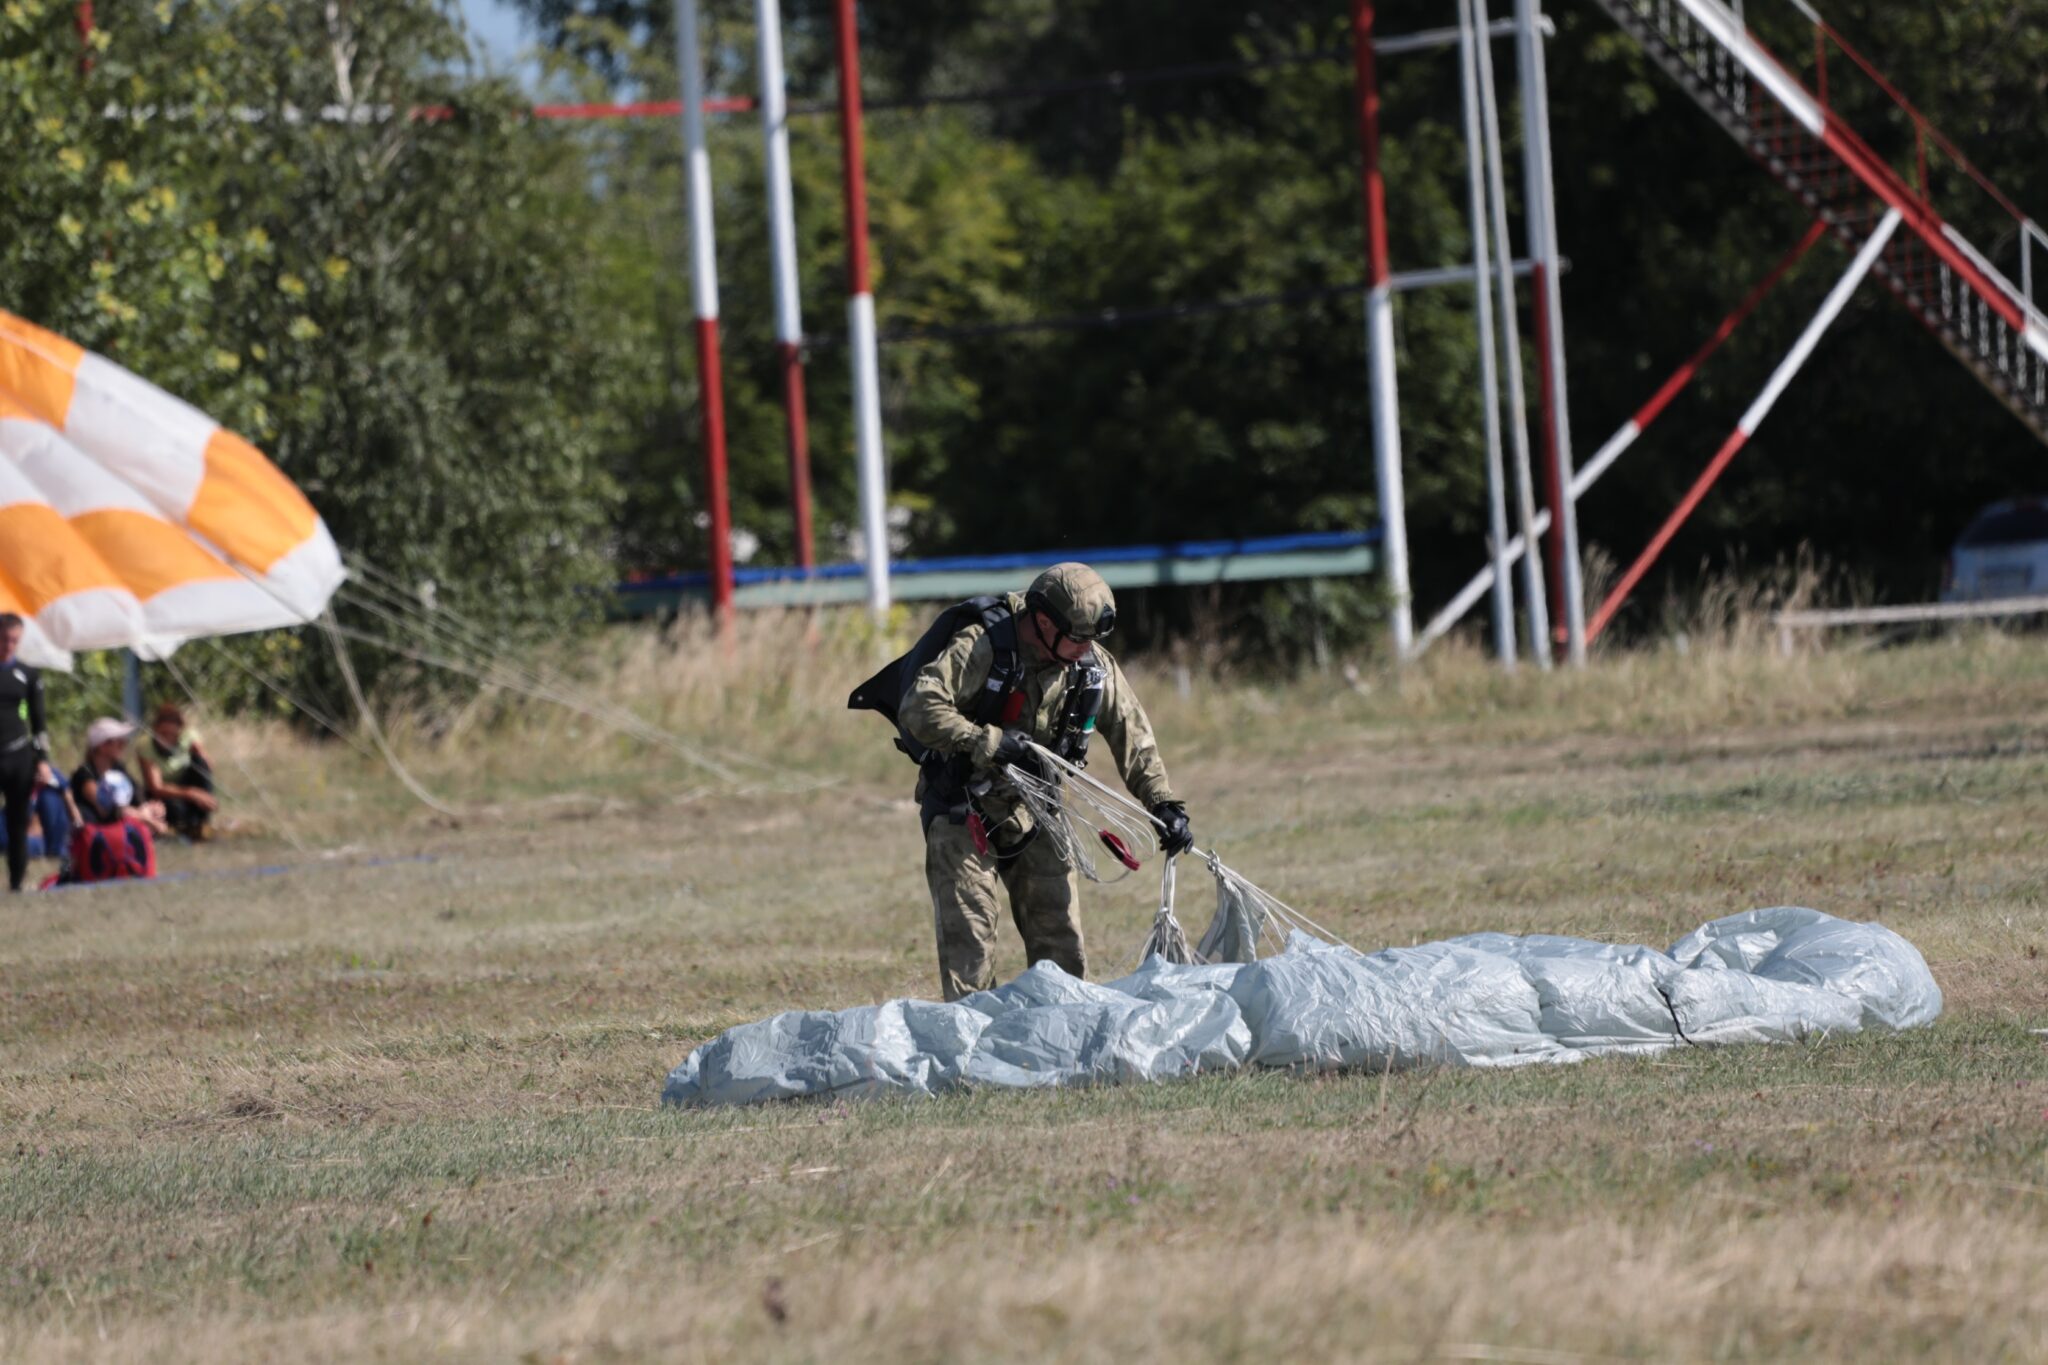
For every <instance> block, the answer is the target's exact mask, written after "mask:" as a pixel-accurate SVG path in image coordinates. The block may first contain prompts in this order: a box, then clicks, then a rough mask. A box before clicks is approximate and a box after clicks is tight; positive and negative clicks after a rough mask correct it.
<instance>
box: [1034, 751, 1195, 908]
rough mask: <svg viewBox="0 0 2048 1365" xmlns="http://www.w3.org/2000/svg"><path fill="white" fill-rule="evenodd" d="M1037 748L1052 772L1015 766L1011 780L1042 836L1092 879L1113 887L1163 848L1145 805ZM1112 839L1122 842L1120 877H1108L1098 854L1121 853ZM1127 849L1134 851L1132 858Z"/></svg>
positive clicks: (1066, 859)
mask: <svg viewBox="0 0 2048 1365" xmlns="http://www.w3.org/2000/svg"><path fill="white" fill-rule="evenodd" d="M1032 748H1033V749H1034V750H1036V752H1037V753H1038V755H1039V756H1040V757H1041V760H1042V761H1043V762H1045V763H1046V765H1047V766H1046V768H1045V771H1046V772H1047V773H1049V774H1051V776H1048V777H1041V776H1039V775H1038V774H1036V773H1030V772H1025V771H1023V770H1022V769H1020V768H1018V767H1016V766H1012V767H1011V768H1010V773H1009V776H1010V782H1011V784H1012V785H1013V786H1015V787H1016V789H1017V792H1018V794H1019V795H1020V796H1022V797H1023V800H1024V806H1025V809H1027V810H1029V811H1030V812H1031V818H1032V823H1033V825H1034V827H1035V828H1036V829H1037V831H1038V836H1039V837H1040V838H1042V839H1049V840H1051V841H1052V846H1053V848H1054V850H1055V851H1057V852H1058V853H1059V855H1060V860H1061V861H1062V862H1064V863H1066V865H1067V866H1069V867H1071V868H1073V869H1074V870H1075V871H1077V872H1079V873H1080V874H1081V875H1082V876H1084V877H1086V878H1087V879H1088V880H1089V881H1091V882H1095V883H1097V884H1098V885H1102V886H1113V885H1115V884H1116V883H1117V882H1120V881H1122V880H1123V879H1124V878H1125V877H1128V876H1129V875H1130V874H1131V872H1132V870H1133V869H1134V868H1135V867H1136V866H1137V863H1136V859H1137V858H1138V857H1141V856H1143V855H1145V854H1150V853H1153V852H1156V851H1157V850H1158V848H1159V840H1158V836H1157V835H1156V834H1155V832H1154V829H1153V825H1154V821H1153V819H1152V817H1151V816H1150V815H1149V814H1147V813H1146V811H1145V809H1144V808H1143V807H1142V806H1139V805H1137V804H1136V803H1135V802H1132V801H1130V800H1128V799H1127V798H1125V797H1123V796H1121V795H1120V794H1119V793H1117V792H1113V791H1111V790H1110V789H1109V788H1107V787H1105V786H1103V785H1102V784H1101V783H1100V782H1097V781H1095V780H1094V779H1093V778H1091V777H1088V776H1087V775H1086V774H1085V773H1082V771H1081V769H1080V768H1078V767H1076V766H1075V765H1073V764H1071V763H1068V762H1066V761H1065V760H1064V759H1062V758H1060V757H1059V756H1058V755H1057V754H1055V753H1053V752H1052V751H1051V750H1050V749H1046V748H1043V747H1041V746H1039V745H1036V744H1034V745H1032ZM1053 764H1058V765H1059V766H1058V767H1054V766H1051V765H1053ZM1075 779H1078V780H1075ZM1112 838H1113V839H1115V840H1116V843H1117V845H1120V846H1121V850H1122V851H1121V852H1118V854H1117V860H1118V862H1120V863H1122V865H1123V867H1122V870H1121V871H1119V872H1118V873H1117V874H1116V875H1115V876H1114V877H1105V876H1104V875H1103V874H1102V872H1101V871H1100V870H1099V868H1098V867H1097V865H1096V862H1095V853H1096V850H1097V849H1098V848H1100V847H1110V848H1111V851H1112V852H1117V849H1116V848H1115V847H1113V846H1111V844H1110V840H1111V839H1112ZM1125 853H1128V854H1130V855H1131V857H1130V859H1129V860H1126V859H1125V858H1124V856H1123V854H1125Z"/></svg>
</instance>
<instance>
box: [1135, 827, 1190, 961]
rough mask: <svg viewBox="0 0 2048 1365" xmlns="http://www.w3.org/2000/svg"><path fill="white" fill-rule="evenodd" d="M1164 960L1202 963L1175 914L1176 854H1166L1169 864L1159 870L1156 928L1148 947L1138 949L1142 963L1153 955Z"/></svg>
mask: <svg viewBox="0 0 2048 1365" xmlns="http://www.w3.org/2000/svg"><path fill="white" fill-rule="evenodd" d="M1155 957H1156V958H1158V959H1159V960H1160V961H1161V962H1173V963H1178V964H1179V965H1181V966H1187V965H1188V964H1190V963H1195V962H1200V961H1201V960H1202V959H1201V957H1200V956H1198V955H1197V954H1196V952H1195V950H1194V948H1193V947H1192V946H1190V945H1189V943H1188V931H1187V930H1185V929H1183V928H1181V924H1180V920H1179V919H1178V918H1177V917H1175V915H1174V913H1173V855H1172V854H1171V853H1169V854H1167V855H1166V866H1165V867H1163V868H1162V869H1160V873H1159V909H1158V910H1157V911H1155V912H1154V913H1153V915H1152V931H1151V932H1150V933H1148V934H1146V935H1145V943H1144V946H1143V947H1141V948H1139V949H1138V962H1139V963H1140V964H1141V965H1142V964H1143V963H1145V962H1147V961H1149V960H1150V959H1152V958H1155Z"/></svg>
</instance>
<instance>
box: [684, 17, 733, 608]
mask: <svg viewBox="0 0 2048 1365" xmlns="http://www.w3.org/2000/svg"><path fill="white" fill-rule="evenodd" d="M676 66H677V68H678V69H679V70H680V71H681V73H682V78H683V80H682V83H683V111H682V112H683V182H684V188H685V190H686V191H687V193H686V196H685V197H686V198H687V199H688V201H689V211H690V292H691V294H692V296H693V297H694V299H695V302H696V309H697V382H698V388H699V389H700V390H701V395H700V401H701V404H702V407H703V412H704V501H705V504H706V509H707V510H708V511H709V512H710V514H711V605H712V607H713V609H714V610H715V611H716V612H717V613H718V617H719V620H720V621H722V622H724V621H730V620H731V617H732V508H731V506H730V503H729V501H728V496H727V492H726V473H725V391H724V387H723V380H722V379H721V378H720V377H719V365H718V254H717V250H716V238H715V237H714V236H713V233H712V226H711V156H710V153H709V152H708V151H707V150H706V149H705V146H704V68H703V64H702V61H701V59H700V58H699V56H698V53H697V0H676Z"/></svg>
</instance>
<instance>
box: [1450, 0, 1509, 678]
mask: <svg viewBox="0 0 2048 1365" xmlns="http://www.w3.org/2000/svg"><path fill="white" fill-rule="evenodd" d="M1485 41H1489V40H1488V39H1486V38H1483V37H1481V38H1477V39H1476V40H1475V37H1474V31H1473V26H1472V14H1471V11H1470V10H1468V9H1466V8H1465V6H1464V4H1463V3H1462V0H1460V4H1459V5H1458V84H1459V89H1460V93H1461V96H1462V103H1463V107H1464V116H1465V192H1466V198H1467V200H1468V201H1469V202H1470V204H1471V206H1472V207H1471V214H1472V312H1473V317H1474V319H1475V320H1476V322H1477V325H1478V332H1479V393H1480V405H1481V409H1482V412H1483V426H1484V430H1485V433H1486V531H1487V542H1488V545H1487V548H1488V549H1489V551H1490V552H1491V554H1492V558H1493V648H1494V653H1496V654H1497V655H1499V656H1500V662H1501V666H1502V667H1503V668H1506V669H1508V670H1510V671H1513V669H1514V667H1515V598H1514V586H1513V584H1512V583H1511V582H1510V580H1509V578H1508V561H1507V541H1508V505H1507V490H1506V482H1507V479H1506V474H1505V471H1504V470H1503V467H1502V464H1501V452H1500V379H1499V376H1498V375H1497V374H1496V373H1495V371H1494V350H1493V348H1494V339H1493V280H1492V278H1491V276H1492V273H1493V263H1492V254H1493V253H1492V251H1491V249H1490V248H1489V247H1488V245H1487V233H1486V175H1485V172H1484V171H1483V170H1482V169H1481V158H1482V155H1483V154H1482V152H1481V150H1480V145H1479V140H1480V134H1479V76H1478V72H1477V69H1476V68H1475V67H1474V65H1473V63H1474V57H1473V53H1472V49H1473V47H1474V45H1475V42H1485ZM1503 254H1504V255H1505V253H1503Z"/></svg>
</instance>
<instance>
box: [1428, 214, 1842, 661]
mask: <svg viewBox="0 0 2048 1365" xmlns="http://www.w3.org/2000/svg"><path fill="white" fill-rule="evenodd" d="M1827 230H1828V229H1827V224H1826V223H1824V222H1822V221H1820V220H1819V219H1815V220H1814V221H1813V223H1812V224H1811V225H1810V226H1808V228H1807V229H1806V234H1805V235H1804V236H1803V237H1801V238H1800V239H1799V243H1798V245H1796V246H1794V247H1793V248H1792V250H1790V251H1789V252H1787V253H1785V255H1783V256H1782V257H1780V258H1779V259H1778V263H1777V264H1776V265H1774V266H1772V267H1771V270H1770V273H1769V274H1767V275H1765V276H1764V277H1763V279H1761V280H1759V281H1758V282H1757V284H1756V285H1755V287H1754V288H1752V289H1751V290H1750V291H1749V293H1748V294H1747V295H1745V296H1744V298H1743V300H1742V302H1741V303H1739V304H1737V305H1735V309H1734V311H1733V312H1731V313H1729V314H1728V316H1727V317H1725V318H1722V319H1721V325H1720V326H1718V327H1716V328H1715V329H1714V331H1713V334H1712V335H1711V336H1709V337H1708V338H1707V339H1706V341H1705V342H1704V343H1703V344H1702V345H1701V346H1700V348H1699V349H1698V350H1697V351H1694V352H1693V353H1692V355H1690V356H1689V357H1687V358H1686V360H1685V363H1684V364H1682V365H1680V366H1679V367H1678V368H1677V369H1675V370H1673V371H1672V372H1671V374H1670V375H1669V377H1667V378H1666V379H1665V381H1664V382H1663V383H1662V384H1660V385H1659V386H1658V387H1657V391H1656V392H1655V393H1653V394H1651V395H1650V398H1649V401H1648V402H1646V403H1644V404H1643V405H1642V406H1641V407H1640V408H1637V409H1636V412H1635V415H1634V416H1633V417H1631V418H1629V419H1628V420H1627V421H1626V422H1623V423H1622V424H1621V425H1620V426H1619V427H1617V428H1616V429H1615V432H1614V434H1613V435H1612V436H1609V437H1608V438H1607V442H1606V444H1604V445H1602V446H1601V447H1600V449H1599V450H1597V451H1595V452H1594V454H1593V458H1592V459H1590V460H1588V461H1586V463H1585V464H1583V465H1581V466H1579V470H1578V472H1577V473H1575V474H1573V475H1572V482H1571V495H1572V500H1573V501H1574V502H1576V501H1577V500H1578V499H1580V498H1582V497H1584V496H1586V492H1587V490H1588V489H1590V488H1592V486H1593V485H1594V484H1595V483H1597V482H1599V480H1600V476H1601V475H1602V474H1605V473H1606V472H1607V471H1608V470H1609V469H1610V468H1612V467H1613V465H1614V462H1615V461H1616V460H1619V459H1620V458H1621V457H1622V454H1623V452H1625V451H1626V450H1628V448H1629V447H1630V446H1632V445H1634V444H1635V443H1636V438H1637V437H1639V436H1641V435H1642V434H1643V433H1644V432H1645V431H1647V430H1649V428H1650V424H1651V423H1652V422H1655V421H1656V420H1657V419H1658V417H1660V416H1662V415H1663V412H1664V409H1666V408H1667V407H1669V406H1671V400H1672V399H1674V398H1676V397H1678V395H1679V394H1680V392H1682V391H1683V390H1684V389H1685V386H1686V385H1688V384H1690V383H1691V382H1692V381H1693V378H1694V377H1695V376H1696V375H1698V374H1699V372H1700V367H1701V366H1702V365H1705V364H1706V363H1707V359H1708V357H1710V356H1712V355H1713V354H1714V352H1715V351H1718V350H1719V349H1721V344H1722V343H1723V342H1725V341H1726V340H1728V338H1729V337H1731V336H1734V335H1735V329H1736V328H1738V327H1740V326H1741V325H1742V324H1743V322H1744V321H1746V320H1747V319H1748V317H1749V315H1750V314H1751V313H1753V312H1755V311H1756V306H1757V305H1758V304H1760V303H1762V302H1763V300H1764V296H1765V295H1767V294H1769V293H1770V292H1771V290H1773V289H1775V288H1776V287H1777V286H1778V282H1779V281H1781V280H1783V279H1784V278H1785V276H1786V274H1787V273H1789V272H1790V271H1791V269H1792V267H1793V266H1795V265H1797V264H1798V263H1799V261H1800V259H1801V258H1802V257H1804V256H1805V255H1806V253H1807V252H1809V251H1811V250H1812V249H1813V247H1814V245H1815V243H1817V242H1819V241H1820V239H1821V238H1822V237H1823V236H1824V235H1826V233H1827ZM1531 529H1532V531H1533V533H1534V534H1536V535H1539V536H1540V535H1542V534H1543V533H1544V532H1545V531H1547V530H1549V529H1550V513H1549V512H1548V511H1544V512H1539V513H1537V514H1536V517H1535V519H1534V524H1533V526H1532V528H1531ZM1526 545H1527V542H1526V541H1525V540H1524V539H1523V537H1522V536H1521V535H1519V534H1517V535H1516V536H1515V537H1514V539H1512V540H1510V541H1508V543H1507V547H1506V549H1505V550H1503V551H1502V552H1501V555H1500V558H1501V559H1502V560H1503V561H1505V562H1506V563H1508V564H1513V563H1515V562H1516V561H1517V560H1519V559H1520V558H1521V557H1522V551H1523V550H1524V548H1526ZM1494 574H1495V569H1494V566H1493V565H1491V564H1489V565H1487V566H1486V567H1485V568H1483V569H1481V570H1480V571H1479V572H1478V573H1476V574H1474V575H1473V576H1472V581H1471V582H1469V583H1467V584H1466V585H1465V586H1464V587H1463V588H1461V589H1459V591H1458V595H1457V596H1456V597H1453V598H1452V599H1451V600H1450V602H1449V603H1448V604H1446V605H1445V607H1444V608H1443V610H1442V611H1439V612H1438V613H1437V614H1436V615H1435V616H1433V617H1431V618H1430V622H1429V624H1428V625H1427V626H1425V627H1424V628H1423V631H1422V637H1421V640H1420V641H1419V642H1418V643H1417V645H1416V651H1417V652H1418V653H1419V652H1421V651H1422V650H1425V649H1427V648H1429V646H1430V645H1431V644H1433V643H1434V642H1435V641H1436V640H1437V639H1438V638H1440V637H1441V636H1442V635H1443V634H1444V633H1445V632H1446V631H1448V630H1449V629H1450V628H1451V627H1452V626H1454V625H1456V624H1458V622H1459V621H1460V620H1462V619H1464V616H1465V613H1466V612H1468V611H1470V610H1472V608H1473V606H1474V605H1476V604H1477V603H1478V601H1479V599H1480V598H1481V597H1482V596H1484V595H1485V593H1486V591H1487V590H1488V589H1489V588H1491V587H1492V586H1493V584H1494Z"/></svg>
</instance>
